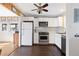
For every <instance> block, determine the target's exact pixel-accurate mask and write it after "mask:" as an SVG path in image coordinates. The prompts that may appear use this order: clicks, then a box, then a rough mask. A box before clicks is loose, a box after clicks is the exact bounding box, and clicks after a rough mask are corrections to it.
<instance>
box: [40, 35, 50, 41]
mask: <svg viewBox="0 0 79 59" xmlns="http://www.w3.org/2000/svg"><path fill="white" fill-rule="evenodd" d="M48 39H49V38H48V35H40V36H39V41H40V42H41V41H44V42H47V41H48Z"/></svg>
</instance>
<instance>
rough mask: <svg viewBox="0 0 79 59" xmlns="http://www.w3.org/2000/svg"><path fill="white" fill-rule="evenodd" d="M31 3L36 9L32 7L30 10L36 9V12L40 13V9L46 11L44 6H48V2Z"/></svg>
mask: <svg viewBox="0 0 79 59" xmlns="http://www.w3.org/2000/svg"><path fill="white" fill-rule="evenodd" d="M33 5H34V6H36V7H37V9H33V10H32V11H37V12H38V14H40V13H42V11H44V12H48V10H47V9H45V7H47V6H48V3H45V4H44V5H42V3H38V4H35V3H34V4H33Z"/></svg>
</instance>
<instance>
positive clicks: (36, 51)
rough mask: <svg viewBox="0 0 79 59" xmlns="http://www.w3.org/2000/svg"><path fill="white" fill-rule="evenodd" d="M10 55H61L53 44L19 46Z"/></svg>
mask: <svg viewBox="0 0 79 59" xmlns="http://www.w3.org/2000/svg"><path fill="white" fill-rule="evenodd" d="M10 56H63V54H62V53H61V52H60V50H59V49H58V48H57V47H56V46H54V45H33V46H32V47H31V46H30V47H29V46H28V47H20V48H18V49H16V50H15V51H14V52H13V53H12V54H10Z"/></svg>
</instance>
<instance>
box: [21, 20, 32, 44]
mask: <svg viewBox="0 0 79 59" xmlns="http://www.w3.org/2000/svg"><path fill="white" fill-rule="evenodd" d="M22 22H31V23H32V45H33V43H34V21H21V28H20V29H21V31H20V33H21V35H20V46H23V45H22V44H21V43H22Z"/></svg>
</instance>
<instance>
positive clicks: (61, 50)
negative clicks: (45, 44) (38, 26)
mask: <svg viewBox="0 0 79 59" xmlns="http://www.w3.org/2000/svg"><path fill="white" fill-rule="evenodd" d="M53 46H56V47H57V48H58V50H60V52H61V53H62V54H63V56H66V54H65V53H63V52H62V50H61V49H60V48H59V47H58V46H57V45H56V44H53Z"/></svg>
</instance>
